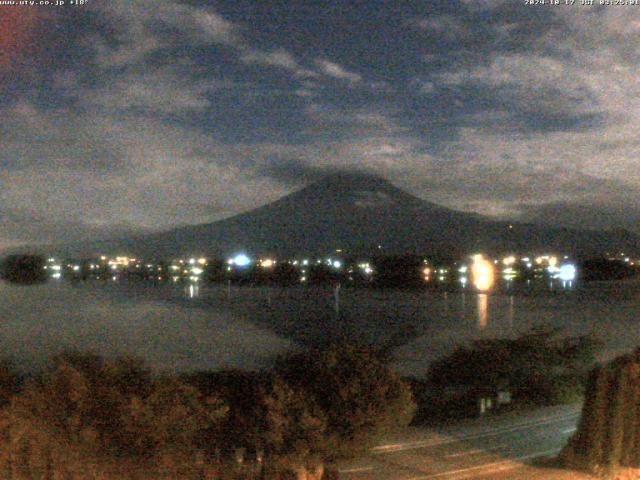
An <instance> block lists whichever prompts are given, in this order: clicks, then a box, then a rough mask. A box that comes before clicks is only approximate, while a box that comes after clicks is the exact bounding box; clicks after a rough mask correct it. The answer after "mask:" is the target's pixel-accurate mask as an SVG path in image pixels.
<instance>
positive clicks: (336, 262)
mask: <svg viewBox="0 0 640 480" xmlns="http://www.w3.org/2000/svg"><path fill="white" fill-rule="evenodd" d="M340 267H342V262H341V261H340V260H335V261H334V262H333V268H340Z"/></svg>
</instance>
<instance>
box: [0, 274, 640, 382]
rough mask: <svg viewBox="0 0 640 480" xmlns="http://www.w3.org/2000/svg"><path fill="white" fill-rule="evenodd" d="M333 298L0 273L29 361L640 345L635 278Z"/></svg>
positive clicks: (253, 361) (6, 312)
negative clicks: (532, 332) (556, 331)
mask: <svg viewBox="0 0 640 480" xmlns="http://www.w3.org/2000/svg"><path fill="white" fill-rule="evenodd" d="M560 287H561V285H560ZM335 301H336V296H335V291H334V290H333V289H332V288H322V287H318V288H305V287H296V288H288V289H280V288H266V287H264V288H252V287H239V286H233V285H221V286H210V285H206V284H203V285H197V284H186V285H185V284H179V283H178V284H164V285H157V286H152V285H149V284H143V283H140V284H135V283H134V284H127V282H124V281H123V282H115V283H114V282H105V283H102V282H87V283H82V282H80V283H78V284H75V285H74V284H70V283H68V282H64V281H62V282H50V283H49V284H47V285H40V286H35V287H16V286H12V285H8V284H6V283H1V282H0V348H2V352H4V353H5V354H9V355H13V356H15V357H17V358H19V359H23V360H24V361H25V362H26V364H28V365H39V364H41V363H42V361H43V359H44V358H46V357H47V356H48V355H50V354H52V353H56V352H58V351H60V350H61V349H63V348H80V349H91V350H94V351H96V352H99V353H103V354H107V355H111V354H123V353H126V354H134V355H138V356H140V357H143V358H145V359H146V360H147V361H148V362H149V363H150V364H152V365H153V366H155V367H157V368H159V369H170V370H190V369H203V368H230V367H239V368H256V367H260V366H266V365H268V364H270V362H271V361H272V360H273V358H274V356H275V355H277V354H278V353H282V352H284V351H286V350H288V349H290V348H294V347H295V345H301V344H308V343H313V342H314V341H317V340H318V339H321V338H326V337H327V336H336V335H339V336H341V337H347V338H351V339H355V340H358V341H362V342H365V343H377V344H382V343H387V342H392V343H393V344H394V345H397V348H396V350H395V352H396V367H397V368H398V370H399V371H400V372H401V373H405V374H418V375H419V374H423V373H424V372H425V371H426V368H427V366H428V363H429V362H430V361H431V360H433V359H435V358H437V357H439V356H441V355H443V354H445V353H447V352H450V351H451V350H452V349H453V348H455V346H456V345H457V344H459V343H461V342H467V341H469V340H473V339H477V338H487V337H495V336H506V335H516V334H518V333H522V332H524V331H526V330H528V329H530V328H531V327H533V326H535V325H541V324H549V325H553V326H559V327H562V328H564V329H565V332H566V333H567V334H570V335H578V334H584V333H587V332H590V331H594V332H596V333H597V334H599V336H600V337H601V338H602V339H603V340H604V341H605V344H606V347H607V352H608V353H611V352H620V351H623V350H628V349H630V348H633V347H635V346H636V343H638V340H639V339H638V336H637V334H638V333H640V328H639V327H640V318H639V316H638V315H637V312H638V308H639V307H640V284H639V283H633V282H621V283H615V284H613V283H609V284H606V283H603V284H592V285H589V286H587V287H582V286H579V287H576V286H575V285H573V289H571V290H562V289H561V288H558V285H554V288H553V289H552V290H549V289H548V285H546V283H544V284H542V286H541V287H539V288H534V286H533V285H531V286H530V287H529V288H524V287H519V288H515V287H511V288H509V289H508V290H506V289H505V290H502V291H494V292H491V293H481V294H478V293H476V292H473V291H472V290H469V291H438V290H426V291H425V290H407V291H403V290H367V289H350V288H343V289H341V291H340V295H339V302H340V308H339V316H336V305H335ZM630 333H635V335H631V334H630Z"/></svg>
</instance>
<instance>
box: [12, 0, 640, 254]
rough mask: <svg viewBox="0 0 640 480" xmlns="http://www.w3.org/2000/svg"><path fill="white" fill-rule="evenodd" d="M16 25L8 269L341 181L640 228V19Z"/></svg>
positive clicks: (401, 15)
mask: <svg viewBox="0 0 640 480" xmlns="http://www.w3.org/2000/svg"><path fill="white" fill-rule="evenodd" d="M4 8H5V7H0V9H4ZM9 12H10V15H3V14H7V13H9ZM0 15H3V16H2V18H3V19H4V20H3V21H2V23H0V25H2V27H1V30H2V32H1V34H0V40H1V41H2V42H4V43H2V45H5V44H6V45H5V46H7V48H5V55H4V56H3V57H2V62H0V118H1V119H2V122H0V146H1V149H0V186H1V188H0V214H1V215H2V230H1V231H0V247H2V246H6V245H13V244H16V243H26V242H40V241H42V242H45V241H46V242H50V241H57V240H68V239H76V238H85V237H91V236H104V235H113V234H121V233H129V232H132V231H147V230H157V229H162V228H167V227H171V226H174V225H179V224H186V223H197V222H206V221H212V220H215V219H218V218H222V217H225V216H228V215H232V214H234V213H238V212H240V211H243V210H247V209H250V208H253V207H256V206H259V205H261V204H264V203H267V202H269V201H272V200H275V199H276V198H278V197H279V196H281V195H283V194H285V193H287V192H289V191H290V190H291V189H292V188H296V187H299V186H302V185H304V184H305V183H308V182H311V181H314V180H316V179H318V178H320V177H322V176H323V175H325V174H328V173H333V172H336V171H359V172H369V173H377V174H380V175H383V176H385V177H387V178H389V179H390V180H391V181H393V182H394V183H396V184H397V185H398V186H400V187H402V188H406V189H408V190H410V191H411V192H412V193H414V194H416V195H418V196H421V197H423V198H426V199H429V200H431V201H434V202H437V203H442V204H445V205H447V206H451V207H455V208H462V209H467V210H473V211H477V212H480V213H484V214H488V215H493V216H498V217H510V218H522V219H531V220H540V219H544V218H555V219H557V221H558V222H559V223H568V222H570V221H571V219H572V218H573V219H575V218H580V219H581V221H580V223H581V224H583V225H593V226H598V227H602V226H623V227H629V228H633V227H634V224H636V222H637V219H638V218H639V215H638V213H637V212H639V211H640V173H638V172H639V170H638V169H637V159H638V158H639V157H638V156H639V154H640V144H639V143H638V140H637V138H636V133H635V132H636V131H637V128H636V126H637V124H638V121H640V114H639V113H638V112H640V108H638V107H640V95H639V94H640V80H639V79H638V77H637V71H638V67H639V66H640V53H639V52H637V51H636V49H633V48H629V45H630V44H629V41H628V39H630V38H635V37H636V36H637V34H638V33H639V31H640V8H635V7H605V8H600V7H582V6H577V5H576V6H573V7H568V6H559V7H557V8H540V7H538V8H535V7H527V6H525V5H523V2H520V1H515V0H514V1H502V0H494V1H481V0H474V1H472V0H457V1H455V0H454V1H447V2H422V1H415V2H413V1H410V2H407V1H397V2H375V1H370V0H368V1H353V2H334V3H332V4H331V5H327V4H324V3H323V2H314V1H308V2H307V1H301V2H286V1H276V0H269V1H263V2H255V1H250V0H233V1H232V0H220V1H216V2H205V1H186V0H182V1H180V0H129V1H125V0H113V1H109V2H107V1H92V2H91V3H90V4H89V6H87V7H85V8H76V9H39V10H36V9H32V10H28V11H27V9H24V10H23V11H22V12H20V11H18V10H17V9H12V10H11V11H10V10H2V11H0ZM7 19H8V20H7ZM16 38H22V39H25V42H23V43H22V44H21V45H22V48H18V47H19V45H18V44H16V43H15V42H14V41H13V40H11V42H9V40H7V39H16ZM27 40H28V41H27ZM7 42H9V43H7ZM9 46H10V47H11V48H10V49H8V47H9ZM6 52H9V53H10V56H9V55H7V54H6ZM585 206H588V209H587V208H585ZM580 212H582V213H580ZM589 212H606V213H605V214H602V215H599V214H598V215H596V214H594V215H590V214H589ZM565 213H570V214H565Z"/></svg>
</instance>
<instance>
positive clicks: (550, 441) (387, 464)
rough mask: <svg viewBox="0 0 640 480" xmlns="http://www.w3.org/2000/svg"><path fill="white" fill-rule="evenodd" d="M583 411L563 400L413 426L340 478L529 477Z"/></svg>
mask: <svg viewBox="0 0 640 480" xmlns="http://www.w3.org/2000/svg"><path fill="white" fill-rule="evenodd" d="M579 417H580V407H579V406H577V405H575V406H559V407H549V408H543V409H538V410H535V411H533V412H530V413H527V414H520V415H516V414H509V415H502V416H496V417H484V418H481V419H477V420H473V421H467V422H464V423H463V424H459V425H456V426H455V427H451V428H445V429H440V430H426V429H413V430H410V431H409V432H408V433H406V434H403V436H402V438H394V439H390V441H387V442H384V444H381V445H379V446H377V447H375V448H374V449H373V450H372V452H371V454H370V455H369V456H367V457H366V458H361V459H358V460H357V461H354V462H351V463H348V464H344V465H341V468H340V478H341V479H344V480H365V479H366V480H369V479H370V480H431V479H441V480H453V479H455V480H461V479H472V478H489V479H494V478H510V479H511V478H514V479H515V478H529V476H530V474H529V473H525V472H526V471H527V469H528V467H527V464H530V463H531V460H532V459H534V458H538V457H544V456H553V455H555V454H556V453H558V452H559V451H560V449H561V448H562V447H563V446H564V445H565V444H566V442H567V439H568V438H569V436H570V435H571V434H572V433H573V432H574V431H575V428H576V424H577V422H578V419H579ZM518 472H520V473H521V476H518V475H519V473H518Z"/></svg>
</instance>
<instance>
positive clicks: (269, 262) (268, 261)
mask: <svg viewBox="0 0 640 480" xmlns="http://www.w3.org/2000/svg"><path fill="white" fill-rule="evenodd" d="M275 263H276V262H275V260H272V259H270V258H265V259H264V260H261V261H260V266H261V267H263V268H271V267H273V266H274V265H275Z"/></svg>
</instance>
